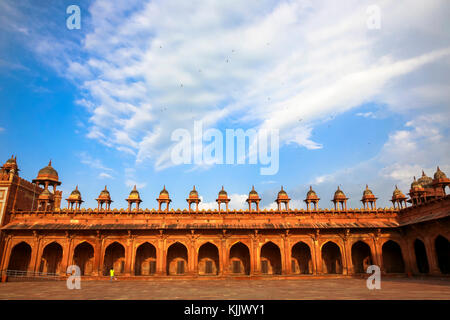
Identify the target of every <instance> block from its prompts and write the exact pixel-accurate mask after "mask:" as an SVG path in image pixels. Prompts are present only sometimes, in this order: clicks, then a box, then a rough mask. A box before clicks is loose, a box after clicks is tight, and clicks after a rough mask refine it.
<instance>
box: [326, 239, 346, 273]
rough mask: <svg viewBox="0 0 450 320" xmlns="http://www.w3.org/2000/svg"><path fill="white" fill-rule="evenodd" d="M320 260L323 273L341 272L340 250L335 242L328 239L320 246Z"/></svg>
mask: <svg viewBox="0 0 450 320" xmlns="http://www.w3.org/2000/svg"><path fill="white" fill-rule="evenodd" d="M322 261H323V264H322V268H323V273H328V274H339V273H342V258H341V250H340V249H339V246H338V245H337V244H336V243H334V242H331V241H329V242H327V243H326V244H325V245H324V246H323V247H322Z"/></svg>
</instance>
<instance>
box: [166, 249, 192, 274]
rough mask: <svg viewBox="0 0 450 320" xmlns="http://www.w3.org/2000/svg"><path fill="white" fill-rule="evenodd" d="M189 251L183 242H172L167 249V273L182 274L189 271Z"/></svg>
mask: <svg viewBox="0 0 450 320" xmlns="http://www.w3.org/2000/svg"><path fill="white" fill-rule="evenodd" d="M187 266H188V251H187V248H186V247H185V246H184V245H182V244H181V243H179V242H177V243H174V244H172V245H171V246H170V247H169V250H167V270H166V271H167V274H168V275H181V274H185V273H186V272H187Z"/></svg>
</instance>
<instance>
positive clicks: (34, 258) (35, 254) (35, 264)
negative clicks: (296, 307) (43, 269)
mask: <svg viewBox="0 0 450 320" xmlns="http://www.w3.org/2000/svg"><path fill="white" fill-rule="evenodd" d="M40 244H41V237H40V236H37V235H36V234H35V240H34V246H33V247H34V250H32V251H31V259H30V264H29V265H28V271H30V272H35V271H36V268H37V269H39V264H40V258H41V254H40Z"/></svg>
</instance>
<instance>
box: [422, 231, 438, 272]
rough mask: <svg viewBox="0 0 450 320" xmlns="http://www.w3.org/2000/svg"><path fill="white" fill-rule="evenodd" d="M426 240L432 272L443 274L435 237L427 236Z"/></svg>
mask: <svg viewBox="0 0 450 320" xmlns="http://www.w3.org/2000/svg"><path fill="white" fill-rule="evenodd" d="M424 241H425V250H426V251H427V259H428V265H429V267H430V274H432V275H441V270H440V269H439V265H438V261H437V256H436V250H435V248H434V243H433V239H432V238H431V237H426V238H425V239H424Z"/></svg>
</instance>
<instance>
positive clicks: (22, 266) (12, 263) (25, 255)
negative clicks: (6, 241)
mask: <svg viewBox="0 0 450 320" xmlns="http://www.w3.org/2000/svg"><path fill="white" fill-rule="evenodd" d="M30 259H31V247H30V245H28V244H27V243H25V242H21V243H19V244H16V245H15V246H14V248H13V249H12V251H11V257H10V259H9V265H8V270H18V271H27V270H28V266H29V264H30Z"/></svg>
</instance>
